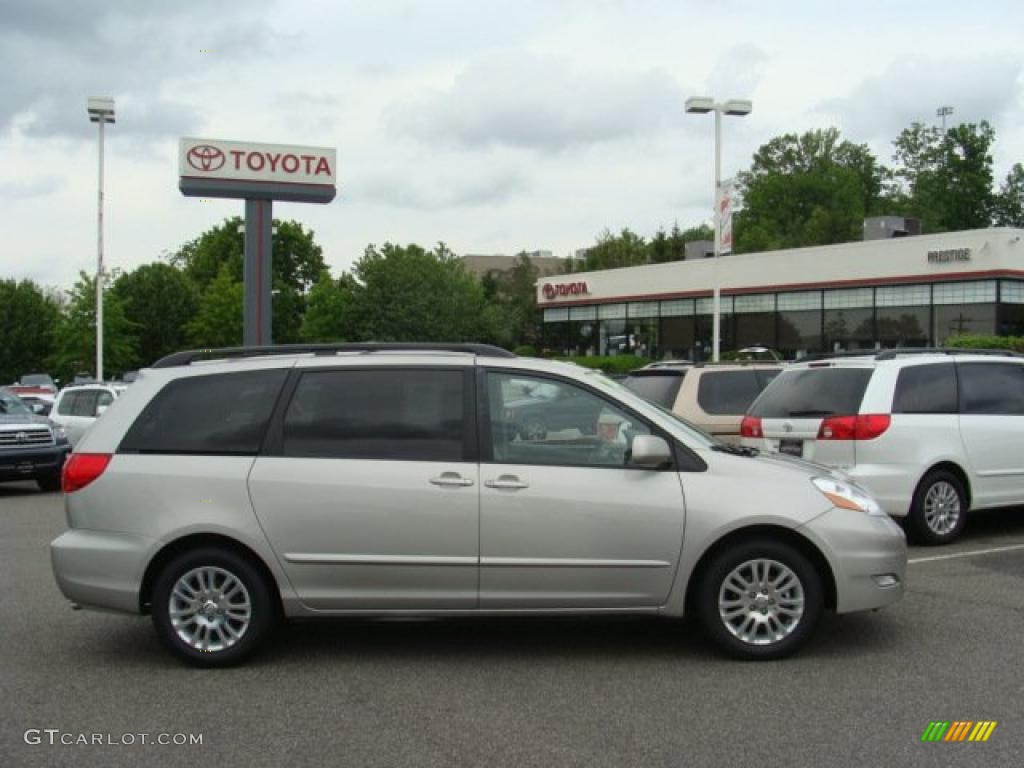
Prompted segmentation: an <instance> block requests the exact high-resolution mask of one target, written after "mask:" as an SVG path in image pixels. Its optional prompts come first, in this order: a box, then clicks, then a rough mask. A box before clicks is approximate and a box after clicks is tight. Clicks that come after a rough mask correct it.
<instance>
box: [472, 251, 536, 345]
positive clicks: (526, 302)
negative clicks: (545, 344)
mask: <svg viewBox="0 0 1024 768" xmlns="http://www.w3.org/2000/svg"><path fill="white" fill-rule="evenodd" d="M539 277H540V270H539V269H538V268H537V266H536V265H535V264H534V263H533V261H531V260H530V257H529V256H527V255H526V253H520V254H519V255H518V256H517V257H516V260H515V263H514V264H513V266H512V268H511V269H509V270H508V271H506V272H500V273H498V274H497V275H495V276H494V277H493V278H492V281H493V284H494V285H493V291H492V293H491V294H490V295H489V296H488V306H487V310H486V318H487V325H488V326H489V328H490V331H491V334H492V336H491V338H492V340H493V341H495V342H496V343H498V344H501V345H502V346H505V347H509V348H511V347H514V346H520V345H530V346H538V345H539V344H540V340H541V327H540V324H541V317H540V310H539V309H537V279H538V278H539ZM485 283H486V281H485ZM484 292H485V295H486V294H487V293H488V290H487V286H486V284H485V286H484Z"/></svg>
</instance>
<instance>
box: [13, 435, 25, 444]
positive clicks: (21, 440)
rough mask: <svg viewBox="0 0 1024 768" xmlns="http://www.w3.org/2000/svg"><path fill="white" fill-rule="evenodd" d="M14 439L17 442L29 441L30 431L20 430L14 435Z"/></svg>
mask: <svg viewBox="0 0 1024 768" xmlns="http://www.w3.org/2000/svg"><path fill="white" fill-rule="evenodd" d="M14 439H15V440H16V441H17V442H19V443H27V442H28V432H19V433H18V434H16V435H15V436H14Z"/></svg>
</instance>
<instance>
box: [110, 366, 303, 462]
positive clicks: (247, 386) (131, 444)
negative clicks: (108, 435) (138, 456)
mask: <svg viewBox="0 0 1024 768" xmlns="http://www.w3.org/2000/svg"><path fill="white" fill-rule="evenodd" d="M287 375H288V371H287V370H286V369H283V368H282V369H278V370H269V371H244V372H239V373H224V374H216V375H210V376H190V377H188V378H182V379H175V380H174V381H171V382H170V383H168V384H167V386H165V387H164V388H163V389H162V390H160V391H159V392H158V393H157V394H156V396H155V397H154V398H153V399H152V400H151V401H150V402H149V404H148V405H147V406H146V407H145V408H144V409H143V410H142V413H141V414H140V415H139V417H138V418H137V419H136V420H135V423H134V424H132V426H131V429H129V430H128V433H127V434H126V435H125V437H124V440H122V441H121V446H120V448H119V451H120V452H121V453H161V454H164V453H165V454H204V455H220V456H233V455H238V456H254V455H255V454H256V453H257V452H258V451H259V448H260V443H261V442H262V441H263V434H264V432H265V431H266V427H267V423H268V421H269V420H270V414H271V412H272V411H273V409H274V403H275V401H276V400H277V396H278V393H279V392H280V389H281V385H282V384H283V383H284V380H285V377H286V376H287Z"/></svg>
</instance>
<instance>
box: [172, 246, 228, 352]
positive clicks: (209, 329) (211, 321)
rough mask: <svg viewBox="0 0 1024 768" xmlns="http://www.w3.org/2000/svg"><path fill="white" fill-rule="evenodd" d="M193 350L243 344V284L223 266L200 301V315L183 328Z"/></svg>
mask: <svg viewBox="0 0 1024 768" xmlns="http://www.w3.org/2000/svg"><path fill="white" fill-rule="evenodd" d="M185 331H186V335H187V336H188V339H189V341H190V342H191V344H192V346H195V347H235V346H239V345H241V343H242V283H241V282H240V281H239V280H237V279H235V277H234V276H233V275H232V273H231V265H230V264H224V265H223V266H222V267H221V270H220V273H219V274H218V275H217V277H216V278H214V280H213V281H212V282H211V283H210V284H209V285H208V286H207V288H206V291H205V292H204V293H203V295H202V298H201V299H200V300H199V311H198V312H197V313H196V315H195V317H193V318H192V320H190V321H189V322H188V324H187V325H186V327H185Z"/></svg>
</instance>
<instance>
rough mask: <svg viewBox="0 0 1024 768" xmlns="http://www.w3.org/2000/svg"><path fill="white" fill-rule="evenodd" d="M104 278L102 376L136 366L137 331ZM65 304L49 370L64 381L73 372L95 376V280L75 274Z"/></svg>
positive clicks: (59, 319)
mask: <svg viewBox="0 0 1024 768" xmlns="http://www.w3.org/2000/svg"><path fill="white" fill-rule="evenodd" d="M109 282H110V278H109V277H108V278H107V283H106V285H105V290H104V296H103V374H104V377H105V378H111V377H112V376H117V375H120V374H122V373H124V372H125V371H128V370H131V369H132V368H135V367H137V366H138V354H137V351H136V337H135V335H136V332H137V331H139V330H140V329H139V328H138V326H136V325H135V324H134V323H132V322H131V321H130V320H129V319H128V318H127V316H126V315H125V311H124V306H123V304H122V303H121V299H120V298H119V297H118V295H117V294H116V293H114V292H112V291H111V290H109V287H110V286H109ZM67 294H68V303H67V306H66V307H64V310H63V312H62V313H61V315H60V317H59V318H58V320H57V325H56V328H55V329H54V345H53V353H52V354H51V356H50V361H49V362H50V367H51V368H52V369H53V370H54V371H55V372H56V374H57V375H58V376H59V377H60V378H61V379H63V380H65V381H68V380H70V379H71V378H72V377H73V376H74V375H75V374H76V373H79V372H83V371H91V372H92V373H93V374H94V375H95V373H96V371H95V366H96V278H95V277H91V276H90V275H87V274H86V273H85V272H79V273H78V282H76V283H75V285H74V287H73V288H72V289H71V290H70V291H68V292H67Z"/></svg>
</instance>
